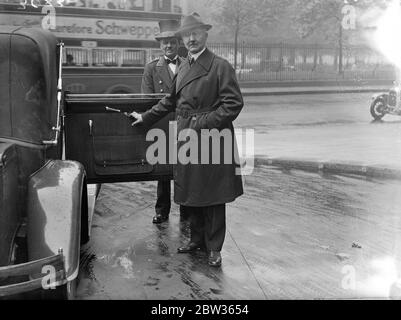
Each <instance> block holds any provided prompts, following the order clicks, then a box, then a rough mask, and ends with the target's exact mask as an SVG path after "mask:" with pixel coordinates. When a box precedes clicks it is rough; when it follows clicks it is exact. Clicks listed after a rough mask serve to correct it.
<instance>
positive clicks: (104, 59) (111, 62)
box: [92, 48, 120, 67]
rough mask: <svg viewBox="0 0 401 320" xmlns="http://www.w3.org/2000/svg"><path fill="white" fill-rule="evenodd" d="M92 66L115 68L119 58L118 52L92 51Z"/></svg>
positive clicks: (112, 50)
mask: <svg viewBox="0 0 401 320" xmlns="http://www.w3.org/2000/svg"><path fill="white" fill-rule="evenodd" d="M92 54H93V65H94V66H105V67H117V66H118V65H119V63H118V61H119V58H120V52H119V51H118V50H116V49H104V48H99V49H93V50H92Z"/></svg>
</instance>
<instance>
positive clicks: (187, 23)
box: [178, 12, 212, 34]
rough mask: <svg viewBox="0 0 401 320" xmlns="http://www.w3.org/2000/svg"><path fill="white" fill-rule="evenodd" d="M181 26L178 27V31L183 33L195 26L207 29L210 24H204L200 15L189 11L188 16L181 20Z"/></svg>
mask: <svg viewBox="0 0 401 320" xmlns="http://www.w3.org/2000/svg"><path fill="white" fill-rule="evenodd" d="M181 22H182V23H181V27H180V28H179V29H178V33H180V34H181V33H184V32H187V31H189V30H192V29H195V28H204V29H206V30H209V29H211V28H212V26H211V25H210V24H206V23H204V22H203V21H202V19H201V17H200V15H199V14H198V13H196V12H193V13H191V14H190V15H188V16H185V17H184V18H183V19H182V20H181Z"/></svg>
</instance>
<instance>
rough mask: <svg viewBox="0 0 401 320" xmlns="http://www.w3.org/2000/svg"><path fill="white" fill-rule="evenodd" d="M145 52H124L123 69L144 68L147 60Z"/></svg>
mask: <svg viewBox="0 0 401 320" xmlns="http://www.w3.org/2000/svg"><path fill="white" fill-rule="evenodd" d="M145 53H146V51H145V50H135V49H125V50H124V51H123V61H122V66H123V67H143V66H144V65H145V62H146V61H145V59H146V54H145Z"/></svg>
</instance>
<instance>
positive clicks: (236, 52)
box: [234, 26, 238, 71]
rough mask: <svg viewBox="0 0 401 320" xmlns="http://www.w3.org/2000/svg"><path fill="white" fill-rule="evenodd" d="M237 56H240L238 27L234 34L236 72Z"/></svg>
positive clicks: (235, 65) (235, 68)
mask: <svg viewBox="0 0 401 320" xmlns="http://www.w3.org/2000/svg"><path fill="white" fill-rule="evenodd" d="M237 55H238V26H237V27H236V28H235V33H234V70H235V71H237Z"/></svg>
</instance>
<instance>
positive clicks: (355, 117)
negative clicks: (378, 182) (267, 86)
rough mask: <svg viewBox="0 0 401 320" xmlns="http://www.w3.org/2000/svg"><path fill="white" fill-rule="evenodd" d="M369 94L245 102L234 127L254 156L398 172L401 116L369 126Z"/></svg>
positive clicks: (282, 98) (400, 155)
mask: <svg viewBox="0 0 401 320" xmlns="http://www.w3.org/2000/svg"><path fill="white" fill-rule="evenodd" d="M371 96H372V94H370V93H358V94H355V93H353V94H349V93H347V94H321V95H295V96H266V97H246V98H245V107H244V110H243V111H242V113H241V114H240V116H239V117H238V119H237V120H236V122H235V125H236V127H238V128H242V129H247V128H248V129H254V130H255V154H257V155H263V156H268V157H273V158H276V157H279V158H281V157H284V158H299V159H311V160H318V161H345V162H357V163H360V164H365V165H379V166H387V167H395V168H401V130H400V128H401V117H398V116H391V115H386V116H385V117H384V118H383V121H378V122H374V121H372V120H373V118H372V117H371V115H370V111H369V108H370V103H371Z"/></svg>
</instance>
